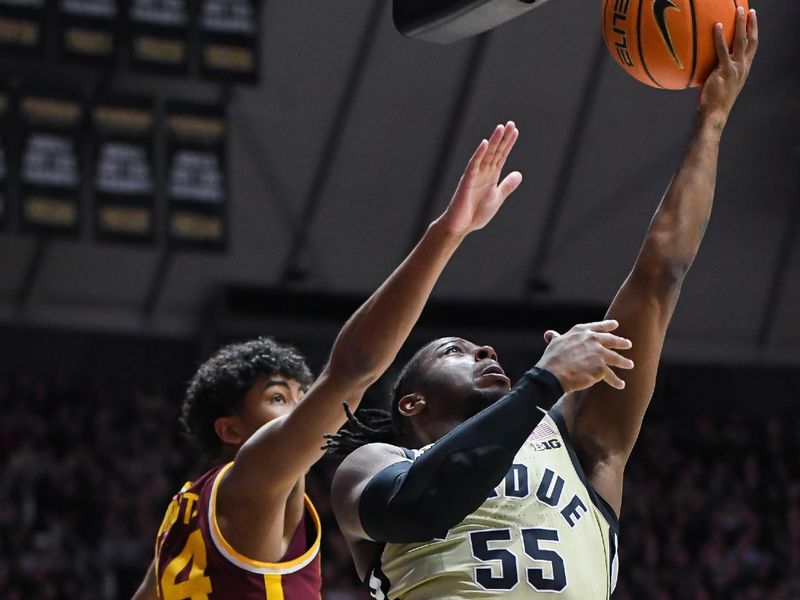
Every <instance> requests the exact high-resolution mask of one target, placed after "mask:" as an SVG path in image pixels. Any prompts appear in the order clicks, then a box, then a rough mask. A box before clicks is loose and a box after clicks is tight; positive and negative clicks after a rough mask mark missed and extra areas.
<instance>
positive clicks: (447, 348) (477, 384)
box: [421, 337, 511, 416]
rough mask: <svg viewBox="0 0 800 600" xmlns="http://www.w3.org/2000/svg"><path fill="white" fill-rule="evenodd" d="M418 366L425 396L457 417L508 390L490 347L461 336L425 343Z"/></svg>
mask: <svg viewBox="0 0 800 600" xmlns="http://www.w3.org/2000/svg"><path fill="white" fill-rule="evenodd" d="M421 367H422V369H421V380H422V386H423V388H424V390H423V393H424V395H425V396H426V398H429V399H431V400H433V401H435V402H436V403H437V404H439V405H441V406H442V408H443V409H445V410H448V411H450V412H453V413H457V414H458V415H459V416H460V415H465V416H471V415H473V414H475V413H477V412H478V411H480V410H482V409H483V408H485V407H486V406H489V405H490V404H492V403H493V402H495V401H496V400H498V399H499V398H500V397H502V396H503V395H504V394H505V393H506V392H508V391H509V390H510V389H511V381H510V380H509V378H508V377H507V376H506V374H505V372H504V371H503V369H502V367H501V366H500V364H499V363H498V362H497V353H496V352H495V351H494V348H492V347H491V346H478V345H477V344H474V343H472V342H470V341H467V340H464V339H462V338H456V337H450V338H441V339H438V340H435V341H433V342H431V343H430V344H428V346H427V347H426V348H425V350H424V351H423V357H422V365H421ZM453 416H456V415H455V414H454V415H453Z"/></svg>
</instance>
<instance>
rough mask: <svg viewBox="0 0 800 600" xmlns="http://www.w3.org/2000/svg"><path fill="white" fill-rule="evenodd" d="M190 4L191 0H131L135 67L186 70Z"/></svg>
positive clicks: (131, 52)
mask: <svg viewBox="0 0 800 600" xmlns="http://www.w3.org/2000/svg"><path fill="white" fill-rule="evenodd" d="M189 5H190V2H189V1H188V0H130V4H129V5H128V27H129V29H130V36H129V43H130V57H131V65H132V66H133V67H134V68H141V69H146V70H155V71H160V72H163V73H167V74H173V73H186V72H187V70H188V66H189V50H188V43H187V39H188V28H189Z"/></svg>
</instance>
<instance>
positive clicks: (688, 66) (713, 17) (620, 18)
mask: <svg viewBox="0 0 800 600" xmlns="http://www.w3.org/2000/svg"><path fill="white" fill-rule="evenodd" d="M739 6H741V7H743V8H744V10H745V12H747V10H748V5H747V0H603V37H604V38H605V41H606V46H607V47H608V50H609V52H611V56H613V57H614V60H616V61H617V63H619V65H620V66H621V67H622V68H623V69H624V70H625V71H626V72H628V73H630V74H631V75H632V76H633V77H635V78H636V79H638V80H639V81H641V82H642V83H646V84H647V85H651V86H653V87H658V88H664V89H669V90H679V89H683V88H688V87H697V86H700V85H702V84H703V82H704V81H705V80H706V78H707V77H708V75H709V73H711V71H712V70H713V69H714V67H715V66H716V65H717V54H716V50H715V49H714V25H715V24H716V23H722V28H723V29H722V31H723V33H724V35H725V41H726V43H727V44H728V48H730V47H731V44H732V42H733V33H734V25H735V22H736V9H737V7H739Z"/></svg>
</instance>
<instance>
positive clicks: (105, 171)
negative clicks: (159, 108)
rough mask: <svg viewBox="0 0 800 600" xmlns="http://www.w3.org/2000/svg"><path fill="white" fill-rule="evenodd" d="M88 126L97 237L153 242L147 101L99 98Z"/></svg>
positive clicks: (151, 136)
mask: <svg viewBox="0 0 800 600" xmlns="http://www.w3.org/2000/svg"><path fill="white" fill-rule="evenodd" d="M92 129H93V136H92V138H93V143H94V147H93V159H94V169H93V176H92V195H93V197H94V216H95V233H96V235H97V237H98V238H100V239H107V240H120V241H139V242H147V241H152V240H153V239H154V237H155V236H154V234H155V212H156V211H155V156H154V131H155V115H154V113H153V106H152V103H151V102H149V101H144V100H139V101H137V100H133V99H125V100H119V101H116V100H114V101H112V100H109V101H99V102H98V103H97V104H96V105H95V106H94V108H93V109H92Z"/></svg>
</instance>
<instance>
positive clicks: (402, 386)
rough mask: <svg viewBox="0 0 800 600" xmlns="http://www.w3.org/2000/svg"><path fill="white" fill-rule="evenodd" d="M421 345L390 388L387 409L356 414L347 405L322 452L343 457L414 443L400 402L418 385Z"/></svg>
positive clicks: (413, 437) (408, 422)
mask: <svg viewBox="0 0 800 600" xmlns="http://www.w3.org/2000/svg"><path fill="white" fill-rule="evenodd" d="M426 347H427V345H426V346H423V347H422V348H420V349H419V350H417V352H416V353H415V354H414V356H412V357H411V360H409V361H408V362H407V363H406V364H405V366H404V367H403V369H402V370H401V371H400V374H399V375H398V376H397V379H396V380H395V382H394V385H393V386H392V396H391V410H389V411H387V410H382V409H380V408H362V409H361V410H359V411H357V414H353V413H352V412H350V409H349V408H348V407H347V404H345V405H344V412H345V414H346V415H347V422H346V423H345V424H344V425H342V427H341V428H340V429H339V431H338V432H336V433H333V434H328V435H326V436H325V438H326V439H327V441H326V443H325V445H324V446H323V450H326V451H327V452H328V453H329V454H331V455H332V456H336V457H339V458H344V457H346V456H347V455H348V454H350V453H351V452H352V451H353V450H356V449H357V448H360V447H361V446H364V445H366V444H372V443H375V442H383V443H386V444H395V445H404V444H405V445H411V444H413V443H414V442H415V435H414V432H413V430H412V429H411V422H410V421H409V419H408V418H407V417H404V416H403V415H401V414H400V399H401V398H402V397H403V396H405V395H407V394H410V393H411V392H413V391H414V389H415V388H416V387H417V386H418V384H419V382H420V367H421V365H422V361H421V358H422V351H423V350H424V349H425V348H426Z"/></svg>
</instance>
